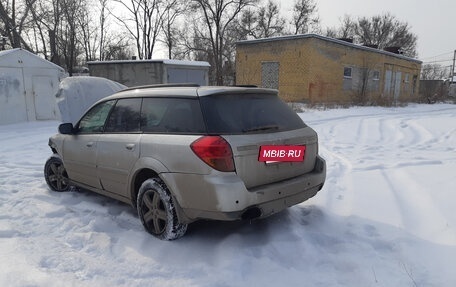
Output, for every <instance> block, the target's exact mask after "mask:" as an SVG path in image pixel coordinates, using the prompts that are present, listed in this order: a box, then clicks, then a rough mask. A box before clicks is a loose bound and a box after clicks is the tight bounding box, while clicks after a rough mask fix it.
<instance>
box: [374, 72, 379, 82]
mask: <svg viewBox="0 0 456 287" xmlns="http://www.w3.org/2000/svg"><path fill="white" fill-rule="evenodd" d="M372 79H373V80H374V81H378V80H380V72H379V71H374V72H373V74H372Z"/></svg>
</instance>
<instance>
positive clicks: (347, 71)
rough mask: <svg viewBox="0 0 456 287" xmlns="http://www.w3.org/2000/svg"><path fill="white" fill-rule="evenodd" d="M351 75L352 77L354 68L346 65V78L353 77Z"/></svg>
mask: <svg viewBox="0 0 456 287" xmlns="http://www.w3.org/2000/svg"><path fill="white" fill-rule="evenodd" d="M351 77H352V68H351V67H344V78H351Z"/></svg>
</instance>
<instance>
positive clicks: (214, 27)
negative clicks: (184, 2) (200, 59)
mask: <svg viewBox="0 0 456 287" xmlns="http://www.w3.org/2000/svg"><path fill="white" fill-rule="evenodd" d="M256 2H257V0H192V1H191V3H192V8H193V9H194V11H196V12H197V13H199V14H200V15H201V19H202V22H203V24H204V26H202V27H204V29H201V27H195V29H196V30H198V31H197V32H196V33H195V34H196V36H197V37H201V38H202V40H204V41H205V42H207V43H208V44H209V47H210V51H209V52H208V53H209V56H210V57H213V61H212V62H211V63H212V65H213V69H214V72H215V82H216V84H217V85H223V84H224V77H223V65H224V62H225V61H224V60H225V58H224V52H225V50H226V46H229V45H233V44H234V43H232V42H228V41H227V33H228V30H229V29H230V27H232V26H233V25H234V24H235V20H236V18H237V17H238V15H240V13H241V12H242V11H243V9H245V8H246V7H248V6H250V5H252V4H254V3H256Z"/></svg>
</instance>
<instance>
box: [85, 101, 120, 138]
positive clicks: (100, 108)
mask: <svg viewBox="0 0 456 287" xmlns="http://www.w3.org/2000/svg"><path fill="white" fill-rule="evenodd" d="M114 103H115V101H114V100H112V101H107V102H103V103H99V104H98V105H96V106H94V107H93V108H91V109H90V110H89V111H88V112H87V113H86V114H85V115H84V116H83V117H82V119H81V120H80V121H79V124H78V132H79V133H81V134H90V133H101V132H103V127H104V125H105V122H106V118H107V117H108V115H109V112H110V111H111V108H112V106H113V105H114Z"/></svg>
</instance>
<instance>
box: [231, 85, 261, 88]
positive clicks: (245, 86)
mask: <svg viewBox="0 0 456 287" xmlns="http://www.w3.org/2000/svg"><path fill="white" fill-rule="evenodd" d="M233 87H239V88H258V86H257V85H233Z"/></svg>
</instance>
